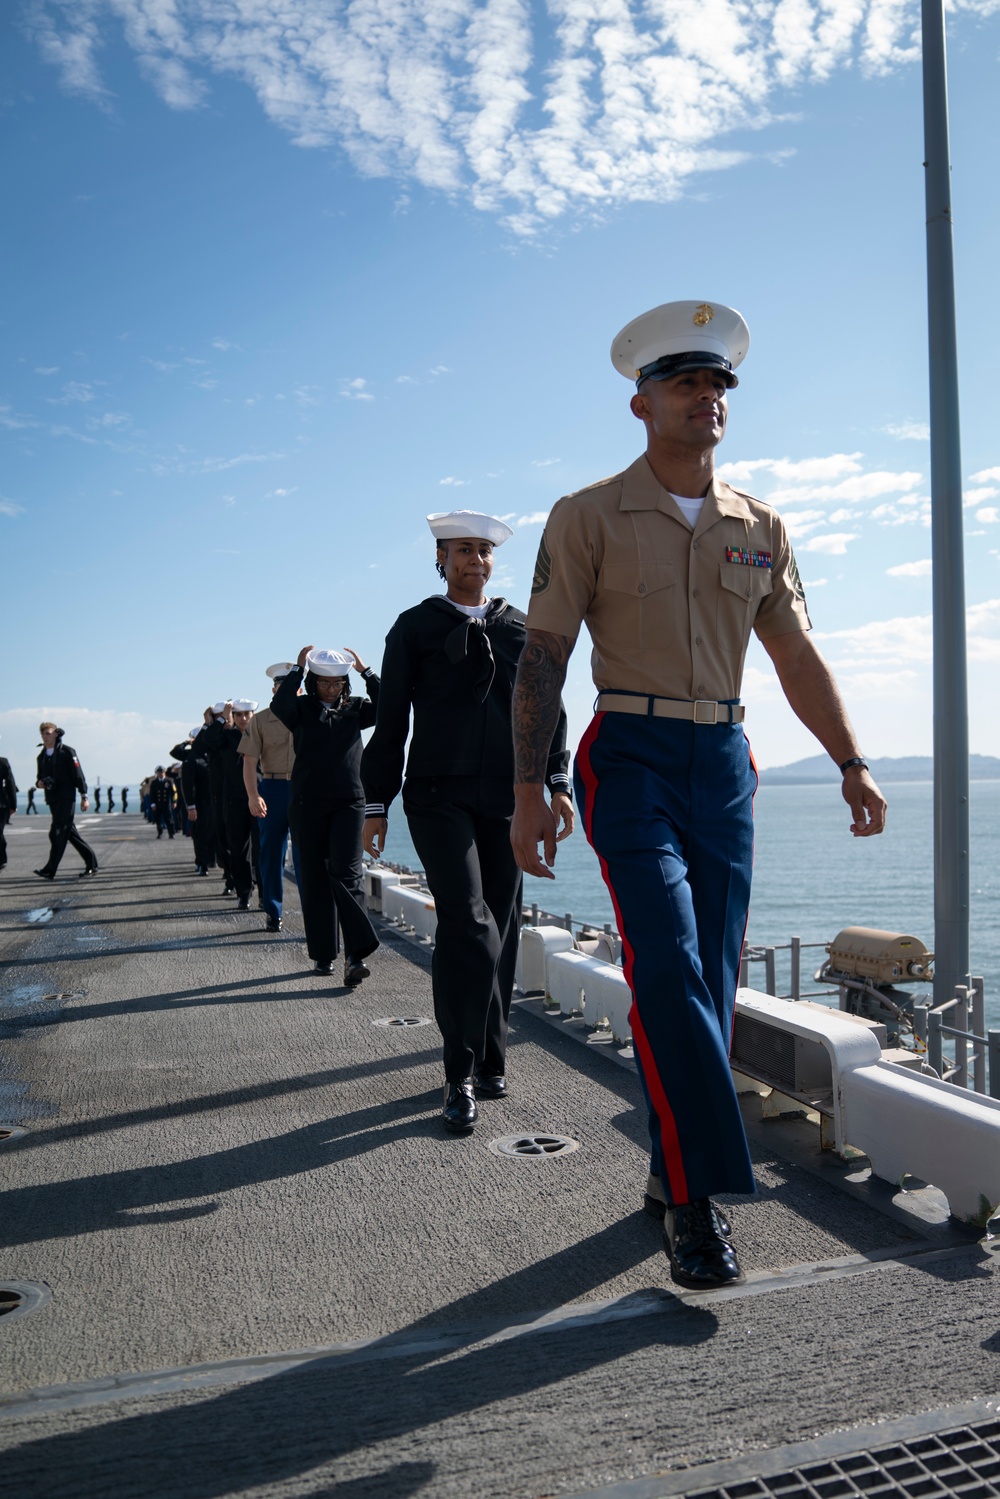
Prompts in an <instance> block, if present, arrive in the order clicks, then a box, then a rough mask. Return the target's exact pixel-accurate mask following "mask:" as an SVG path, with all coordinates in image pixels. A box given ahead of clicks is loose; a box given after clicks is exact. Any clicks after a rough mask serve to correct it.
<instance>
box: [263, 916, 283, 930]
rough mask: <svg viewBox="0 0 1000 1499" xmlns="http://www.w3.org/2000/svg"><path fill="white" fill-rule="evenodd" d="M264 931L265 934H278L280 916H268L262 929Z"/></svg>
mask: <svg viewBox="0 0 1000 1499" xmlns="http://www.w3.org/2000/svg"><path fill="white" fill-rule="evenodd" d="M264 930H265V932H280V931H281V917H280V916H269V917H268V918H267V925H266V926H265V927H264Z"/></svg>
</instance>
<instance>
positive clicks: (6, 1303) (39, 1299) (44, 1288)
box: [0, 1280, 52, 1324]
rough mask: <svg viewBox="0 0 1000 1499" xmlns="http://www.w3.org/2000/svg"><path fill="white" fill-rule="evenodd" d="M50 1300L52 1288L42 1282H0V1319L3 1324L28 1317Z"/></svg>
mask: <svg viewBox="0 0 1000 1499" xmlns="http://www.w3.org/2000/svg"><path fill="white" fill-rule="evenodd" d="M51 1300H52V1287H51V1286H49V1285H46V1283H45V1281H44V1280H0V1318H2V1319H3V1321H4V1323H5V1324H6V1323H8V1322H13V1321H15V1320H16V1318H18V1317H30V1316H31V1313H32V1312H38V1311H41V1309H42V1307H43V1306H47V1305H48V1303H49V1302H50V1301H51Z"/></svg>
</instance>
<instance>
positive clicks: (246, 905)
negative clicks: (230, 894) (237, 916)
mask: <svg viewBox="0 0 1000 1499" xmlns="http://www.w3.org/2000/svg"><path fill="white" fill-rule="evenodd" d="M236 909H237V911H249V909H250V897H249V895H241V896H240V898H239V900H238V901H237V902H236Z"/></svg>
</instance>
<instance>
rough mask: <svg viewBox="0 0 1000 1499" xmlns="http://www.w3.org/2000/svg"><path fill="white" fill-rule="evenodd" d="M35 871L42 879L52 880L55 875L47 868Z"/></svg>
mask: <svg viewBox="0 0 1000 1499" xmlns="http://www.w3.org/2000/svg"><path fill="white" fill-rule="evenodd" d="M35 873H36V874H40V875H41V877H42V879H43V880H54V879H55V875H54V874H53V873H52V872H51V870H48V869H36V870H35Z"/></svg>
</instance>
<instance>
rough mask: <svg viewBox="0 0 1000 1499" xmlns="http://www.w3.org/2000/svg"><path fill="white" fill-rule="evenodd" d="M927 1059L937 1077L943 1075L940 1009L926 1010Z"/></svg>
mask: <svg viewBox="0 0 1000 1499" xmlns="http://www.w3.org/2000/svg"><path fill="white" fill-rule="evenodd" d="M927 1060H928V1062H929V1063H930V1065H931V1066H932V1067H933V1068H934V1071H935V1072H936V1073H937V1075H938V1077H943V1076H944V1067H943V1065H942V1058H941V1011H940V1010H928V1011H927Z"/></svg>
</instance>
